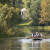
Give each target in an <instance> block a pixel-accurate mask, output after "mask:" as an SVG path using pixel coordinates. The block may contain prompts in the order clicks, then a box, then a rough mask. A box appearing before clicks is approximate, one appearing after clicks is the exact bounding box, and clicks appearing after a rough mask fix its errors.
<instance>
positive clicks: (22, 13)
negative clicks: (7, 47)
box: [21, 8, 27, 18]
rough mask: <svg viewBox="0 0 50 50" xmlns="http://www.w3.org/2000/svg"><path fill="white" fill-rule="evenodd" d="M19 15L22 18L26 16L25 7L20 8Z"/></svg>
mask: <svg viewBox="0 0 50 50" xmlns="http://www.w3.org/2000/svg"><path fill="white" fill-rule="evenodd" d="M21 16H22V18H25V17H27V9H26V8H23V9H22V10H21Z"/></svg>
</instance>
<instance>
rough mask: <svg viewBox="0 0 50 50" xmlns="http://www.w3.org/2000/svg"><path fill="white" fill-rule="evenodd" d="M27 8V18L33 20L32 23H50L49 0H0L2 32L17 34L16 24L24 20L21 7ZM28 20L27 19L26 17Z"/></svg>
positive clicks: (44, 24) (35, 24)
mask: <svg viewBox="0 0 50 50" xmlns="http://www.w3.org/2000/svg"><path fill="white" fill-rule="evenodd" d="M22 8H27V10H28V15H27V18H28V19H30V18H31V20H33V22H32V23H31V24H30V25H33V26H48V25H50V1H49V0H0V34H1V35H3V34H6V35H7V34H9V35H14V34H16V30H15V29H14V26H16V25H17V24H19V23H20V22H21V21H22V17H21V9H22ZM26 20H27V19H26Z"/></svg>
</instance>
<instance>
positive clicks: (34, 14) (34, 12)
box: [30, 0, 41, 25]
mask: <svg viewBox="0 0 50 50" xmlns="http://www.w3.org/2000/svg"><path fill="white" fill-rule="evenodd" d="M40 3H41V1H40V0H32V1H31V5H30V16H31V18H32V19H33V25H38V23H39V17H40V14H39V13H40V9H41V7H40Z"/></svg>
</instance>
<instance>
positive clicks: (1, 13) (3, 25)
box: [0, 0, 22, 37]
mask: <svg viewBox="0 0 50 50" xmlns="http://www.w3.org/2000/svg"><path fill="white" fill-rule="evenodd" d="M9 3H11V1H10V0H0V35H1V37H2V36H3V35H5V37H6V36H8V35H9V36H12V35H15V34H16V32H17V30H15V26H16V25H17V24H19V23H20V22H21V20H22V18H21V15H20V11H21V8H19V7H14V5H13V6H12V5H11V4H9ZM12 4H13V3H12ZM18 34H19V33H18ZM16 36H17V35H16Z"/></svg>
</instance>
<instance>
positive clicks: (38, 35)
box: [34, 32, 42, 37]
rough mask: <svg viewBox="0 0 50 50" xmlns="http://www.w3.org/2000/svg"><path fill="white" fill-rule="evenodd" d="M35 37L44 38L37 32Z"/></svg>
mask: <svg viewBox="0 0 50 50" xmlns="http://www.w3.org/2000/svg"><path fill="white" fill-rule="evenodd" d="M34 37H42V35H41V33H39V32H36V34H35V35H34Z"/></svg>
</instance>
